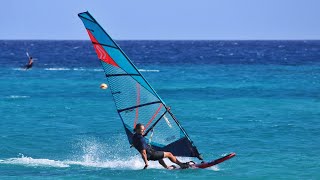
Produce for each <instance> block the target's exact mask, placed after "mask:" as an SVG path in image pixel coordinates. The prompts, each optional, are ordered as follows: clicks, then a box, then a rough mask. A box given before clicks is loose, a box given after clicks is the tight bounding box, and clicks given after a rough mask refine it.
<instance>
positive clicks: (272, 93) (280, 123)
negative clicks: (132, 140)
mask: <svg viewBox="0 0 320 180" xmlns="http://www.w3.org/2000/svg"><path fill="white" fill-rule="evenodd" d="M59 43H60V44H59ZM165 43H168V44H170V46H171V48H167V47H168V46H167V45H168V44H165ZM221 43H222V45H221ZM31 44H33V45H31ZM159 44H160V45H159ZM318 44H319V42H318V41H316V42H311V43H310V42H307V43H304V42H281V41H280V42H273V41H271V42H264V41H262V42H238V43H237V44H235V43H234V42H216V41H213V42H212V41H208V42H206V41H205V42H202V41H200V42H193V41H187V42H174V41H173V42H161V41H160V42H157V41H152V42H148V41H147V42H143V41H142V42H140V41H138V42H135V41H129V42H121V43H120V45H121V46H122V45H123V47H124V50H125V51H126V52H127V54H128V55H129V57H131V59H132V60H133V61H134V63H136V64H137V66H138V68H139V69H140V71H141V73H142V74H143V75H144V76H145V77H146V79H148V81H149V82H150V84H151V85H152V86H153V87H154V89H156V91H157V92H158V94H159V95H160V96H161V97H162V99H163V100H164V101H165V102H166V103H167V104H168V105H169V106H171V109H172V112H173V113H174V114H175V115H176V117H177V118H178V119H179V121H180V122H181V124H182V125H183V127H184V128H185V129H186V131H187V132H188V134H189V135H190V137H191V138H192V140H193V141H194V143H195V145H196V146H197V147H198V149H199V151H200V152H201V153H202V154H203V156H204V158H205V160H212V159H216V158H219V157H221V156H223V155H225V154H227V153H230V152H235V153H237V156H236V157H235V158H233V159H231V160H229V161H226V162H224V163H222V164H220V165H218V166H214V167H212V168H208V169H205V170H180V171H168V170H165V169H162V168H161V166H160V165H158V164H157V163H151V165H150V168H149V169H147V170H141V169H142V168H143V166H144V163H143V161H142V160H141V158H140V156H139V155H137V152H136V151H135V150H134V149H133V148H131V149H130V148H129V146H130V145H129V144H128V142H127V138H126V136H125V134H124V131H123V126H122V124H121V121H120V119H119V117H118V114H117V113H116V110H115V107H114V103H113V101H112V96H111V95H110V92H109V90H108V89H107V90H101V89H100V88H99V85H100V84H101V83H103V82H106V79H105V78H104V73H103V72H102V69H101V68H100V66H99V64H98V60H97V59H95V56H94V51H93V48H92V47H91V46H90V44H89V42H87V41H74V42H73V41H71V42H70V41H65V42H64V41H62V42H55V41H53V42H51V41H45V42H41V41H40V42H38V41H31V42H30V41H17V42H11V41H2V42H1V47H2V49H4V50H3V52H2V53H1V55H0V60H1V63H2V64H1V65H2V68H0V109H1V110H0V117H1V121H0V122H1V123H0V129H1V131H0V144H1V147H0V179H20V178H21V177H24V178H25V179H46V178H50V179H79V178H83V179H128V178H130V179H139V178H142V177H143V178H148V179H164V178H167V179H209V178H210V179H211V178H212V179H213V178H215V179H320V171H319V165H320V160H319V158H318V157H319V154H320V150H319V145H320V138H319V137H320V131H319V130H320V123H319V122H318V121H319V118H320V94H319V90H320V83H319V82H320V64H319V62H320V61H319V57H320V56H319V53H318V52H319V45H318ZM64 46H65V47H69V49H68V48H65V47H64ZM14 47H20V49H19V48H14ZM25 47H29V50H30V51H33V52H34V55H33V56H34V57H35V58H38V59H37V60H36V62H35V65H34V68H33V69H32V70H30V71H25V70H22V69H21V68H19V66H20V65H21V64H23V63H26V61H27V60H26V57H24V56H25V55H24V53H25V51H23V50H24V49H25ZM172 47H174V48H172ZM39 48H43V50H42V51H40V49H39ZM144 48H145V49H150V50H149V51H145V49H144ZM49 49H50V51H49ZM139 49H142V50H143V51H139ZM186 49H188V51H187V50H186ZM270 49H271V50H270ZM278 49H280V50H278ZM301 49H304V51H305V53H301V52H298V51H300V50H301ZM305 49H307V50H305ZM62 50H63V51H62ZM217 50H219V52H217ZM36 52H39V53H38V55H37V53H36ZM40 52H41V53H40ZM59 52H60V56H58V54H59ZM177 52H178V53H177ZM175 53H176V54H177V55H176V56H173V55H172V54H175ZM219 53H220V55H219ZM271 53H272V55H270V54H271ZM195 54H202V55H203V56H202V57H200V56H198V55H195ZM217 54H218V55H217ZM261 54H262V55H261ZM215 55H217V56H215ZM84 57H86V58H88V59H86V58H84ZM149 57H152V58H153V59H152V60H150V58H149ZM283 57H286V59H282V58H283ZM135 59H137V61H135ZM144 59H146V60H145V61H144ZM201 59H203V60H201ZM224 59H225V61H224ZM237 59H239V61H237ZM277 59H278V61H277ZM312 59H313V60H312ZM11 60H12V61H11ZM87 62H88V63H87ZM199 62H200V63H199ZM95 63H96V64H95ZM180 159H182V160H183V161H187V160H196V159H192V158H180Z"/></svg>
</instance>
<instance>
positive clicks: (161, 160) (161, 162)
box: [158, 159, 168, 169]
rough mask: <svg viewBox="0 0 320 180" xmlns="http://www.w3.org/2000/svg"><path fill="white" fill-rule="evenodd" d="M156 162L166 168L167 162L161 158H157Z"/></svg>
mask: <svg viewBox="0 0 320 180" xmlns="http://www.w3.org/2000/svg"><path fill="white" fill-rule="evenodd" d="M158 162H159V163H160V164H161V165H162V166H163V167H164V168H166V169H168V166H167V164H166V163H165V162H164V161H163V159H160V160H158Z"/></svg>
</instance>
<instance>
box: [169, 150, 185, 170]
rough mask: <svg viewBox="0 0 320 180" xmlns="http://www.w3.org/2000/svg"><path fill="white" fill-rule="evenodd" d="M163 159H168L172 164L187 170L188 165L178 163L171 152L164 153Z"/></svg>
mask: <svg viewBox="0 0 320 180" xmlns="http://www.w3.org/2000/svg"><path fill="white" fill-rule="evenodd" d="M164 157H165V158H169V160H170V161H171V162H173V163H176V164H178V165H179V166H180V167H181V168H187V167H188V165H187V164H184V163H182V162H180V161H179V160H178V159H177V158H176V157H175V156H174V155H173V154H172V153H171V152H164Z"/></svg>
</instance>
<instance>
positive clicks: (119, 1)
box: [0, 0, 320, 40]
mask: <svg viewBox="0 0 320 180" xmlns="http://www.w3.org/2000/svg"><path fill="white" fill-rule="evenodd" d="M0 4H1V7H0V15H1V25H0V27H1V28H0V40H11V39H13V40H17V39H22V40H88V35H87V34H86V31H85V29H84V26H83V24H82V22H81V20H80V19H79V18H78V16H77V14H78V13H80V12H83V11H89V12H90V13H91V14H92V15H93V17H95V19H96V20H97V21H98V22H99V23H100V25H101V26H102V27H103V28H104V29H105V30H106V31H107V32H108V33H109V34H110V35H111V36H112V37H113V38H114V39H116V40H309V39H316V40H320V21H319V20H320V10H319V7H320V0H158V1H156V0H1V3H0Z"/></svg>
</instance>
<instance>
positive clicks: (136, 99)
mask: <svg viewBox="0 0 320 180" xmlns="http://www.w3.org/2000/svg"><path fill="white" fill-rule="evenodd" d="M78 16H79V17H80V19H81V20H82V22H83V24H84V26H85V28H86V30H87V33H88V34H89V37H90V40H91V41H92V44H93V47H94V49H95V51H96V53H97V55H98V58H99V59H100V62H101V64H102V67H103V69H104V72H105V75H106V77H107V79H108V84H109V87H110V88H109V89H110V90H111V94H112V96H113V100H114V102H115V105H116V109H117V112H118V114H119V116H120V118H121V120H122V123H123V125H124V129H125V132H126V134H127V136H128V140H129V143H130V144H131V143H132V136H133V129H134V127H135V125H136V124H138V123H142V124H144V125H145V128H146V131H145V138H146V139H147V140H148V141H149V142H150V145H151V146H152V148H153V149H155V150H159V151H169V152H171V153H172V154H174V155H176V156H186V157H197V158H199V159H201V160H202V158H201V156H200V154H199V152H198V150H197V148H196V146H195V145H194V144H193V142H192V141H191V139H190V137H189V136H188V134H187V133H186V131H185V130H184V129H183V127H182V126H181V125H180V123H179V122H178V120H177V119H176V118H175V116H174V115H173V114H172V112H171V111H170V108H168V107H167V106H166V104H165V103H164V101H163V100H162V99H161V98H160V97H159V95H158V94H157V93H156V91H155V90H154V89H153V88H152V87H151V85H150V84H149V83H148V82H147V80H146V79H145V78H144V77H143V76H142V74H141V73H140V72H139V71H138V69H137V68H136V67H135V65H134V64H133V63H132V62H131V60H130V59H129V58H128V56H127V55H126V54H125V53H124V52H123V51H122V50H121V48H120V47H119V46H118V45H117V43H115V42H114V41H113V40H112V38H111V37H110V36H109V35H108V34H107V33H106V31H105V30H104V29H103V28H102V27H101V26H100V25H99V24H98V22H97V21H96V20H95V19H94V18H93V17H92V16H91V15H90V13H89V12H83V13H79V14H78Z"/></svg>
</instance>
